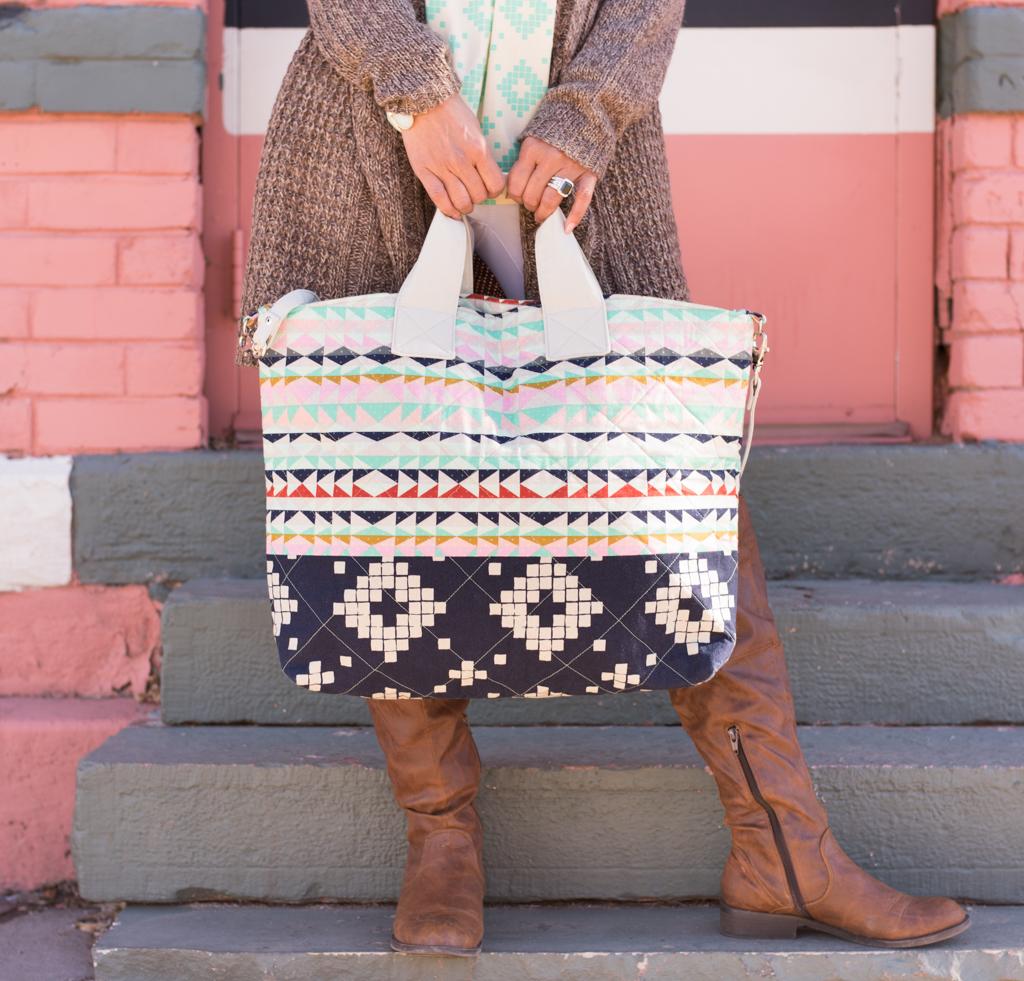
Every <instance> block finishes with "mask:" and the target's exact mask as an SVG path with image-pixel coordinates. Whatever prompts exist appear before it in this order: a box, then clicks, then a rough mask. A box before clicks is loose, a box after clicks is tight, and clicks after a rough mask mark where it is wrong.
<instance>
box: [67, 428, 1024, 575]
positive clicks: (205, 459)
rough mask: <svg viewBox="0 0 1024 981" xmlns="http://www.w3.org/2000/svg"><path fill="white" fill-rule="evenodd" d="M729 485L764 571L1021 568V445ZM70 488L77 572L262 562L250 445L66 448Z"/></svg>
mask: <svg viewBox="0 0 1024 981" xmlns="http://www.w3.org/2000/svg"><path fill="white" fill-rule="evenodd" d="M743 481H744V483H743V490H744V494H745V495H746V497H747V499H748V500H749V501H750V506H751V512H752V513H753V516H754V521H755V525H756V527H757V529H758V535H759V537H760V540H761V551H762V552H763V553H764V558H765V566H766V568H767V570H768V575H769V576H770V577H772V578H792V577H796V576H802V577H809V576H814V577H822V578H832V579H838V578H854V577H860V578H866V579H873V578H877V577H885V578H887V579H924V578H932V577H938V578H944V579H982V580H993V579H997V578H999V577H1001V576H1004V575H1006V574H1007V573H1012V572H1024V522H1022V521H1020V520H1018V517H1019V511H1020V506H1019V504H1014V503H1013V502H1014V501H1018V502H1019V500H1020V488H1021V485H1022V484H1024V446H1019V445H1011V444H1006V443H988V444H984V443H983V444H977V445H960V446H956V445H934V446H932V445H929V446H924V445H921V446H792V447H771V446H758V447H757V448H756V449H755V450H754V452H753V453H752V455H751V458H750V467H749V469H748V470H747V473H746V474H745V475H744V478H743ZM71 486H72V491H73V492H74V498H75V527H74V563H75V573H76V575H77V576H78V577H79V579H80V580H81V581H82V582H102V583H136V582H145V581H149V580H153V581H156V582H159V581H175V580H177V581H183V580H186V579H196V578H199V577H201V576H250V577H256V576H259V575H260V574H261V573H262V571H263V568H264V561H265V558H264V546H265V541H264V536H263V528H264V513H263V508H264V498H263V492H264V480H263V454H262V452H260V451H258V450H187V451H174V452H166V453H109V454H107V453H104V454H96V455H86V456H76V457H75V460H74V467H73V469H72V471H71ZM979 487H983V488H984V492H985V493H984V501H983V503H980V502H979V498H978V488H979ZM155 488H158V489H159V490H155Z"/></svg>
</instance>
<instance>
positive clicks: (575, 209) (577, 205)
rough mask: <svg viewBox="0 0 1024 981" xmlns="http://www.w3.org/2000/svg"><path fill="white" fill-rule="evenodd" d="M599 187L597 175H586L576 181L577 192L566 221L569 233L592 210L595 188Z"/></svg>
mask: <svg viewBox="0 0 1024 981" xmlns="http://www.w3.org/2000/svg"><path fill="white" fill-rule="evenodd" d="M596 187H597V175H596V174H584V175H583V176H582V177H581V178H580V179H579V180H578V181H576V190H575V192H574V193H573V197H572V207H571V208H570V209H569V216H568V217H567V218H566V219H565V230H566V232H567V233H569V232H572V230H573V229H574V228H575V227H576V226H577V225H578V224H579V223H580V222H581V221H583V216H584V215H585V214H586V213H587V211H588V209H589V208H590V202H591V201H593V200H594V188H596Z"/></svg>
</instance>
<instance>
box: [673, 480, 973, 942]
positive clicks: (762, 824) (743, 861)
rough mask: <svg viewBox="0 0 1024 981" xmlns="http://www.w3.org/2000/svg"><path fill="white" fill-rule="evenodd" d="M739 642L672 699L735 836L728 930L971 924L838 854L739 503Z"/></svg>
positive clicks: (948, 929)
mask: <svg viewBox="0 0 1024 981" xmlns="http://www.w3.org/2000/svg"><path fill="white" fill-rule="evenodd" d="M739 557H740V564H739V572H738V583H737V590H738V595H737V611H736V634H737V636H736V647H735V650H734V651H733V654H732V657H731V658H730V659H729V661H728V662H727V663H726V664H725V666H724V667H722V669H721V670H720V671H719V673H718V674H717V675H716V676H715V677H714V678H712V679H711V680H710V681H708V682H705V683H704V684H702V685H697V686H695V687H692V688H675V689H672V690H671V691H670V692H669V697H670V698H671V700H672V704H673V706H674V707H675V710H676V712H677V713H678V715H679V718H680V719H681V720H682V723H683V726H684V728H685V729H686V731H687V732H688V733H689V734H690V736H691V737H692V739H693V741H694V743H695V745H696V746H697V749H698V750H699V751H700V754H701V756H703V757H704V760H705V761H706V762H707V764H708V766H709V767H710V768H711V772H712V773H713V774H714V777H715V781H716V783H717V784H718V794H719V797H720V798H721V801H722V805H723V807H724V808H725V823H726V825H727V826H728V827H729V828H730V830H731V831H732V850H731V852H730V853H729V857H728V859H727V860H726V864H725V870H724V871H723V873H722V898H721V930H722V932H723V933H724V934H726V935H729V936H739V937H761V938H790V937H795V936H796V934H797V932H798V931H799V930H800V929H810V930H816V931H820V932H824V933H830V934H834V935H835V936H837V937H841V938H843V939H844V940H850V941H853V942H855V943H860V944H867V945H869V946H873V947H918V946H924V945H926V944H931V943H936V942H938V941H940V940H945V939H947V938H949V937H954V936H956V935H957V934H959V933H962V932H963V931H964V930H966V929H967V927H968V925H969V921H968V917H967V914H966V912H965V911H964V909H963V908H962V907H961V906H959V905H958V904H957V903H955V902H953V900H951V899H944V898H941V897H938V896H930V897H923V898H919V897H915V896H909V895H907V894H906V893H902V892H898V891H897V890H895V889H892V888H890V887H889V886H887V885H885V884H884V883H883V882H880V881H879V880H878V879H876V878H874V877H873V876H871V875H869V874H868V873H867V872H865V871H864V870H863V869H861V868H860V867H859V866H858V865H856V864H855V863H854V862H853V860H852V859H851V858H850V857H849V856H848V855H847V854H846V852H844V851H843V850H842V848H840V847H839V843H838V842H837V841H836V839H835V838H834V837H833V835H832V831H831V830H830V829H829V824H828V815H827V814H826V812H825V809H824V808H823V807H822V805H821V803H820V802H819V801H818V798H817V796H816V795H815V792H814V786H813V784H812V782H811V775H810V772H809V771H808V769H807V764H806V762H805V761H804V756H803V752H802V751H801V749H800V743H799V742H798V741H797V733H796V721H795V718H794V711H793V696H792V693H791V691H790V687H789V674H788V672H787V669H786V662H785V659H784V655H783V649H782V642H781V640H780V638H779V634H778V631H777V630H776V627H775V619H774V616H773V615H772V611H771V607H770V606H769V604H768V595H767V589H766V585H765V579H764V568H763V566H762V564H761V557H760V554H759V552H758V547H757V539H756V537H755V535H754V530H753V527H752V525H751V522H750V514H749V512H748V511H747V507H746V502H745V501H744V500H743V499H742V497H741V499H740V512H739Z"/></svg>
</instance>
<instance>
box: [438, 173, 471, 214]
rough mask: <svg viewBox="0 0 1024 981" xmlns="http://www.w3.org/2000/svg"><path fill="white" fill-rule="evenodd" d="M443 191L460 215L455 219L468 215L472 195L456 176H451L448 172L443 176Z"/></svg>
mask: <svg viewBox="0 0 1024 981" xmlns="http://www.w3.org/2000/svg"><path fill="white" fill-rule="evenodd" d="M444 189H445V190H446V191H447V192H448V197H450V198H451V200H452V204H454V205H455V207H456V208H457V209H458V210H459V212H460V213H461V214H460V215H459V216H457V217H461V215H468V214H469V213H470V212H471V211H472V210H473V198H472V195H470V193H469V191H468V190H467V188H466V185H465V184H463V183H462V179H461V178H460V177H459V176H458V174H453V173H452V172H451V171H449V172H448V173H447V174H445V175H444Z"/></svg>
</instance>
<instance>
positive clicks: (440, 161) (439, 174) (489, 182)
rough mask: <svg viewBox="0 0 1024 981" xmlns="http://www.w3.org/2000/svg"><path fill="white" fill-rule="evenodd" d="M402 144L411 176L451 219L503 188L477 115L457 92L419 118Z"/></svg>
mask: <svg viewBox="0 0 1024 981" xmlns="http://www.w3.org/2000/svg"><path fill="white" fill-rule="evenodd" d="M402 142H403V143H404V144H405V152H406V153H407V154H408V156H409V163H410V164H412V169H413V173H415V174H416V176H417V177H418V178H419V179H420V182H421V183H422V184H423V186H424V188H426V191H427V194H428V195H430V200H431V201H433V202H434V204H436V205H437V207H438V210H439V211H443V212H444V213H445V214H446V215H448V217H449V218H461V217H462V216H463V215H468V214H469V213H470V212H471V211H472V210H473V206H474V205H475V204H479V203H480V202H481V201H485V200H486V199H487V198H493V197H497V196H498V195H499V194H500V193H501V192H502V191H503V190H504V188H505V175H504V174H502V172H501V169H500V168H499V167H498V164H497V162H496V161H495V159H494V157H493V155H492V154H491V152H490V150H489V149H488V147H487V139H486V137H485V136H484V134H483V132H482V130H481V129H480V123H479V121H478V120H477V118H476V114H475V113H474V112H473V110H472V109H470V108H469V105H468V103H467V102H466V100H465V99H463V98H462V96H461V95H459V94H458V93H456V94H455V95H453V96H452V97H451V98H449V99H447V100H445V101H444V102H442V103H441V104H440V105H437V106H434V107H433V108H432V109H428V110H427V111H426V112H423V113H419V114H418V115H417V116H416V120H415V122H414V123H413V124H412V126H411V127H410V128H409V129H407V130H404V131H403V132H402Z"/></svg>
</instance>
